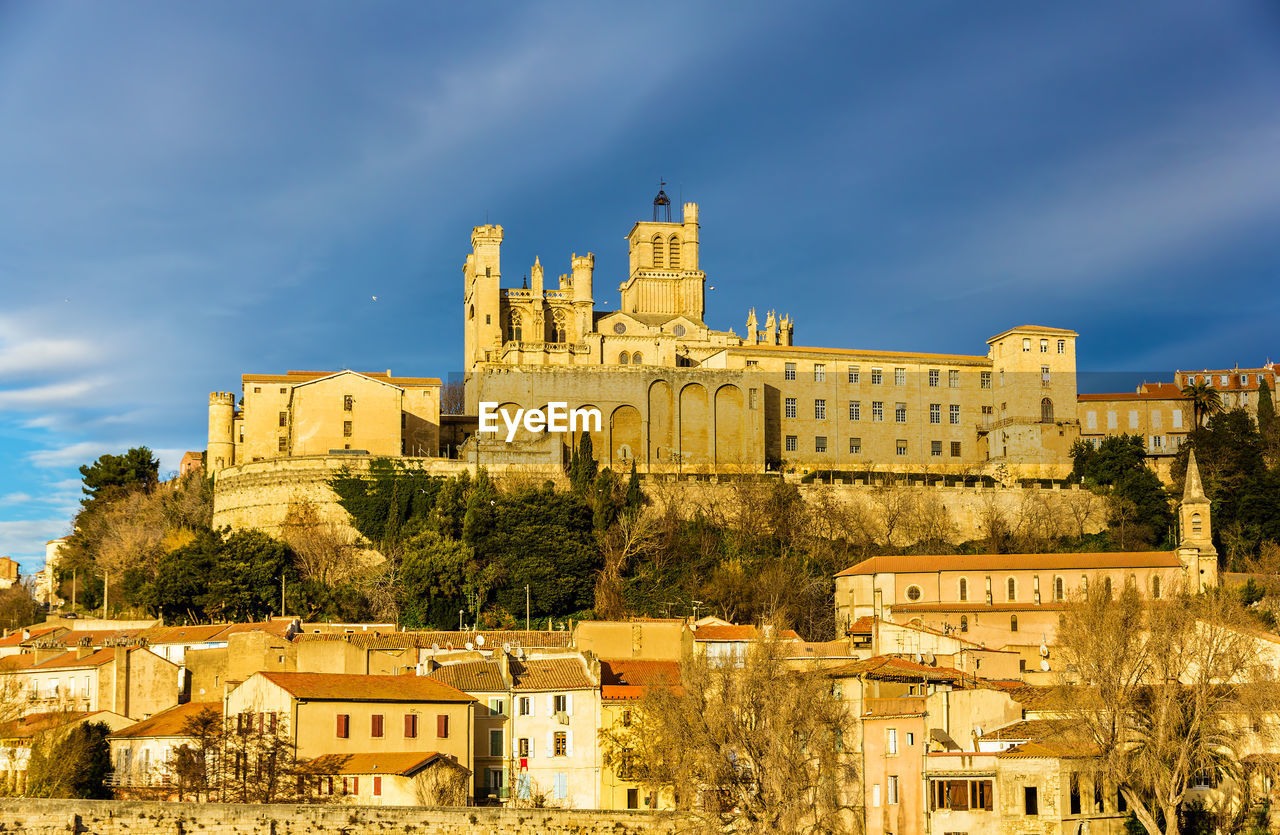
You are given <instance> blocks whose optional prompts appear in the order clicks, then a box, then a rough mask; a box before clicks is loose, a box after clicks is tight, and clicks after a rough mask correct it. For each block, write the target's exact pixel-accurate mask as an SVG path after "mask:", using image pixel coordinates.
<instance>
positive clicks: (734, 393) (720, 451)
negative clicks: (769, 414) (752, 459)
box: [715, 385, 747, 472]
mask: <svg viewBox="0 0 1280 835" xmlns="http://www.w3.org/2000/svg"><path fill="white" fill-rule="evenodd" d="M715 405H716V432H715V461H716V470H717V471H719V472H725V471H727V470H732V469H734V468H735V467H737V468H739V469H744V468H745V467H746V464H747V462H746V461H744V460H742V455H743V453H744V452H745V451H746V446H747V444H746V443H745V438H743V433H742V417H743V408H742V405H743V397H742V389H740V388H738V387H737V386H735V385H724V386H721V387H720V388H718V389H716V404H715Z"/></svg>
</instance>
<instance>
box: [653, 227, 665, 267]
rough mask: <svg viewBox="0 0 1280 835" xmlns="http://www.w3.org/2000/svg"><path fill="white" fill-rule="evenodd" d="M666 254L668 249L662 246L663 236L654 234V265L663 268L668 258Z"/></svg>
mask: <svg viewBox="0 0 1280 835" xmlns="http://www.w3.org/2000/svg"><path fill="white" fill-rule="evenodd" d="M666 255H667V253H666V249H665V247H663V246H662V236H661V235H654V236H653V266H655V267H657V268H658V269H662V267H664V266H665V263H664V262H665V261H666V260H667V259H666Z"/></svg>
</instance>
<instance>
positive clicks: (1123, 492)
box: [1071, 435, 1173, 548]
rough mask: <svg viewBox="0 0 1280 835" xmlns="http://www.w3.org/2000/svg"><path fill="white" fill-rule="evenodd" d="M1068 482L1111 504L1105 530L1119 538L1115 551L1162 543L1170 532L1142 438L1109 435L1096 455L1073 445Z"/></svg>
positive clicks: (1163, 496) (1169, 516) (1165, 501)
mask: <svg viewBox="0 0 1280 835" xmlns="http://www.w3.org/2000/svg"><path fill="white" fill-rule="evenodd" d="M1071 458H1072V470H1071V476H1072V479H1073V480H1076V481H1083V482H1084V483H1086V484H1087V485H1089V486H1090V487H1092V488H1093V489H1095V490H1097V491H1099V492H1101V493H1103V494H1105V495H1107V496H1108V498H1109V499H1110V500H1111V514H1110V518H1109V519H1108V524H1109V525H1110V526H1111V528H1112V530H1113V531H1115V532H1116V533H1117V534H1118V536H1119V540H1120V541H1119V545H1120V547H1121V548H1129V547H1132V545H1133V544H1134V542H1135V541H1137V542H1142V543H1145V544H1149V545H1150V544H1157V543H1160V542H1163V541H1165V539H1166V537H1167V536H1168V535H1169V532H1170V530H1171V528H1172V526H1173V511H1172V509H1171V508H1170V506H1169V495H1168V493H1166V492H1165V489H1164V485H1163V484H1161V483H1160V477H1159V476H1157V475H1156V474H1155V472H1154V471H1152V470H1151V468H1150V467H1148V466H1147V464H1146V453H1145V451H1144V449H1143V444H1142V438H1141V437H1140V436H1138V435H1112V436H1110V437H1107V438H1103V439H1102V443H1101V444H1100V445H1099V446H1098V448H1097V449H1095V448H1094V447H1093V445H1092V444H1087V443H1084V442H1079V441H1078V442H1076V444H1075V445H1074V446H1073V447H1072V448H1071Z"/></svg>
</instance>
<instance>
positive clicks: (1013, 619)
mask: <svg viewBox="0 0 1280 835" xmlns="http://www.w3.org/2000/svg"><path fill="white" fill-rule="evenodd" d="M1009 631H1010V632H1017V631H1018V616H1017V615H1009Z"/></svg>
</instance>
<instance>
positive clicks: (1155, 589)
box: [1151, 576, 1160, 600]
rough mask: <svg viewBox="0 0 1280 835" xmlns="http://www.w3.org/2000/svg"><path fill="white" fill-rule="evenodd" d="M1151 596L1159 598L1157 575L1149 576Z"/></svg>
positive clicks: (1158, 579)
mask: <svg viewBox="0 0 1280 835" xmlns="http://www.w3.org/2000/svg"><path fill="white" fill-rule="evenodd" d="M1151 597H1152V598H1153V599H1155V600H1159V599H1160V578H1159V577H1158V576H1156V577H1152V578H1151Z"/></svg>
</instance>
